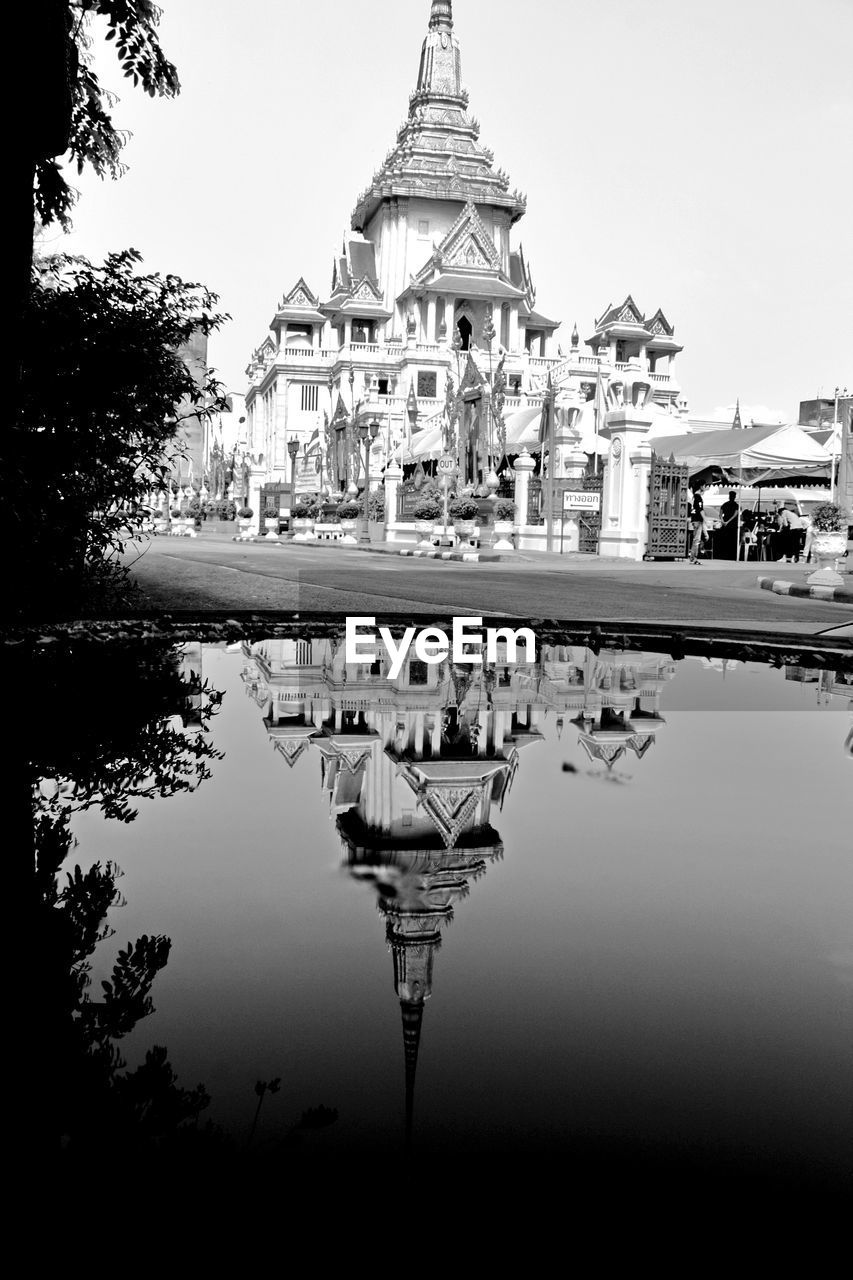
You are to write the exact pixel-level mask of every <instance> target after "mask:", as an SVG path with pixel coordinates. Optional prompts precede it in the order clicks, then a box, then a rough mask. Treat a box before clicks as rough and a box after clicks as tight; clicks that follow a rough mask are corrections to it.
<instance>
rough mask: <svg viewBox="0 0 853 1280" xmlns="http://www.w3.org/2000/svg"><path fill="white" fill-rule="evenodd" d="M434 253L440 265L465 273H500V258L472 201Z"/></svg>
mask: <svg viewBox="0 0 853 1280" xmlns="http://www.w3.org/2000/svg"><path fill="white" fill-rule="evenodd" d="M438 253H439V254H440V255H441V257H442V258H443V260H444V262H445V263H446V264H447V265H449V266H453V267H462V268H464V269H465V270H466V271H471V270H474V271H500V269H501V256H500V254H499V253H498V250H497V248H496V246H495V242H494V240H493V239H492V237H491V236H490V235H489V233H488V231H487V230H486V227H485V226H484V224H483V220H482V218H481V217H480V215H479V214H478V212H477V209H476V207H475V205H474V202H473V201H472V200H469V201H468V202H467V204H466V205H465V208H464V209H463V210H462V212H461V214H460V215H459V217H458V218H457V219H456V222H455V223H454V224H453V226H452V227H451V228H450V230H449V231H448V233H447V235H446V236H445V238H444V240H443V241H442V243H441V244H440V245H439V248H438Z"/></svg>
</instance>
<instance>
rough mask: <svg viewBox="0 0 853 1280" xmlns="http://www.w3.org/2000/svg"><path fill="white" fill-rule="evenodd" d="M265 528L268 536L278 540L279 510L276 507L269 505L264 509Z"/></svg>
mask: <svg viewBox="0 0 853 1280" xmlns="http://www.w3.org/2000/svg"><path fill="white" fill-rule="evenodd" d="M264 528H265V529H266V531H267V532H266V536H267V537H268V538H272V539H273V541H277V540H278V512H277V511H276V509H275V507H267V508H266V510H265V511H264Z"/></svg>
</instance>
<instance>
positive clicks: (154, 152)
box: [50, 0, 853, 421]
mask: <svg viewBox="0 0 853 1280" xmlns="http://www.w3.org/2000/svg"><path fill="white" fill-rule="evenodd" d="M429 12H430V2H429V0H406V3H400V0H360V3H357V4H356V3H353V2H349V3H345V2H344V0H322V2H321V3H315V4H313V5H306V4H303V3H297V2H296V0H241V2H240V3H235V2H234V0H163V16H162V22H161V28H160V30H161V39H162V43H163V47H164V49H165V51H166V53H167V55H168V56H169V57H170V58H171V59H172V61H174V62H175V63H176V65H177V67H178V70H179V73H180V76H181V81H182V93H181V96H180V97H179V98H178V99H176V100H165V101H160V100H152V99H150V98H148V97H147V95H145V94H144V93H142V92H140V91H139V90H135V89H134V88H133V87H132V85H131V83H130V82H129V81H127V80H124V79H123V78H122V76H121V74H120V73H119V72H118V71H117V69H116V65H115V62H114V55H113V53H112V50H111V49H110V46H109V45H105V44H104V42H103V40H102V39H101V38H100V37H97V38H96V43H95V46H94V52H95V57H96V64H97V67H98V70H99V73H100V74H101V76H102V80H103V82H104V83H105V84H107V85H108V86H109V87H110V88H112V89H114V90H115V91H116V92H117V93H118V94H119V97H120V101H119V102H118V103H117V104H116V106H115V108H114V119H115V121H116V123H117V125H119V126H120V127H122V128H124V129H127V130H129V131H130V132H131V133H132V138H131V139H130V141H129V143H128V145H127V147H126V150H125V153H124V160H125V163H126V164H127V166H128V171H127V173H126V175H125V176H124V177H123V178H122V179H121V180H120V181H118V182H101V181H100V180H99V179H97V178H95V177H93V176H91V175H89V174H84V175H83V176H82V177H80V178H77V177H76V175H75V177H74V183H75V185H76V186H77V187H78V189H79V191H80V199H79V202H78V205H77V208H76V210H75V213H74V230H73V232H72V234H71V235H70V236H69V237H66V238H64V239H63V237H61V236H59V235H56V234H54V235H53V236H51V237H50V240H51V247H55V248H65V249H67V250H68V251H70V252H75V253H84V254H86V255H88V256H89V257H92V258H95V259H99V258H101V257H103V255H104V254H106V253H107V252H109V251H111V250H115V249H120V248H126V247H128V246H133V247H135V248H137V249H139V250H140V251H141V252H142V254H143V256H144V259H145V264H146V267H147V268H148V269H151V270H155V269H156V270H161V271H171V272H175V273H177V274H179V275H181V276H183V277H184V278H185V279H190V280H198V281H202V282H203V283H205V284H206V285H208V286H210V287H211V288H212V289H214V290H215V291H216V292H218V293H219V294H220V295H221V299H222V306H223V307H224V309H225V310H226V311H228V312H229V313H230V315H231V316H232V321H231V323H230V324H229V325H228V326H227V328H226V329H225V330H224V331H223V332H222V333H221V334H220V335H217V336H216V337H215V339H214V340H213V343H212V346H211V352H210V357H211V361H212V363H213V364H214V365H215V366H216V368H217V370H218V371H219V375H220V377H221V378H222V380H223V381H224V382H225V383H226V385H227V386H228V387H229V389H230V390H232V391H241V390H244V389H245V386H246V378H245V374H244V370H245V367H246V365H247V363H248V361H249V358H250V356H251V353H252V350H253V349H254V348H255V347H257V346H258V345H259V344H260V343H261V342H262V341H263V339H264V337H265V336H266V334H267V332H268V326H269V323H270V321H271V320H272V317H273V314H274V311H275V307H276V305H277V303H278V300H279V299H280V298H281V296H282V294H283V293H284V292H285V291H287V290H289V289H290V288H291V286H292V285H293V284H294V283H295V282H296V281H297V279H298V278H299V277H300V276H304V277H305V279H306V280H307V282H308V284H309V285H310V286H311V288H312V289H314V290H315V292H318V293H321V294H326V293H328V290H329V287H330V283H331V267H332V258H333V254H334V252H335V250H336V249H337V248H338V246H339V245H340V242H341V238H342V234H343V232H344V230H345V229H346V228H347V227H348V226H349V218H350V214H351V211H352V208H353V206H354V204H355V201H356V198H357V196H358V194H359V193H360V192H361V191H362V190H363V188H364V187H365V186H367V184H368V182H369V180H370V178H371V175H372V173H373V172H374V170H375V168H376V167H377V166H378V165H379V163H380V162H381V161H382V159H383V157H384V156H385V154H386V152H387V151H388V150H389V148H390V147H391V146H392V144H393V143H394V140H395V137H396V130H397V127H398V126H399V124H400V123H401V122H402V119H403V117H404V115H405V113H406V111H407V107H408V96H409V93H410V91H411V90H412V89H413V88H414V86H415V82H416V79H417V71H418V61H419V57H420V47H421V43H422V41H423V37H424V35H425V34H426V30H427V24H428V19H429ZM454 19H455V31H456V35H457V36H458V38H459V40H460V42H461V46H462V66H463V80H464V82H465V84H466V85H467V86H468V88H469V89H470V92H471V110H472V112H473V114H474V115H475V116H476V117H477V118H478V119H479V120H480V122H481V126H482V133H481V138H482V141H483V142H484V143H485V145H486V146H489V147H491V148H492V150H493V151H494V152H495V163H496V165H497V166H500V167H502V168H504V169H505V170H506V171H507V172H508V173H509V175H510V178H511V180H512V184H513V186H515V187H517V188H518V189H519V190H521V191H523V192H525V193H526V194H527V197H528V211H527V214H526V216H525V217H524V218H523V219H522V221H521V223H520V224H518V226H517V227H516V228H515V242H516V243H517V242H518V240H519V239H520V240H521V242H522V243H523V245H524V250H525V254H526V256H527V258H528V261H529V262H530V264H531V266H532V271H533V276H534V280H535V282H536V285H537V289H538V297H537V307H538V309H540V310H542V311H544V312H545V313H546V314H548V315H551V316H554V317H556V318H561V319H562V321H563V328H562V329H561V330H560V331H558V335H557V336H558V340H559V341H560V342H561V343H562V345H563V346H564V348H566V349H567V348H568V346H569V342H570V337H571V331H572V326H573V324H574V323H575V322H577V324H578V328H579V330H580V332H581V337H582V339H583V338H586V337H588V336H590V335H591V334H592V332H593V325H594V320H595V318H596V317H597V316H599V315H600V314H601V313H602V312H603V311H604V309H605V308H606V307H607V305H608V304H610V303H617V302H621V301H622V300H623V299H624V298H625V296H626V295H627V294H629V293H630V294H631V295H632V296H633V298H634V300H635V301H636V302H637V304H638V305H639V306H640V308H641V310H643V311H644V313H645V314H646V315H652V314H654V312H655V311H656V310H657V308H658V307H662V308H663V311H664V313H665V314H666V316H667V318H668V319H669V320H670V322H671V323H672V324H674V325H675V330H676V337H677V338H678V340H679V341H680V342H682V343H683V344H684V348H685V350H684V353H683V355H682V356H681V357H679V362H678V365H677V373H678V377H679V380H680V382H681V385H682V388H683V391H684V394H685V395H686V396H687V399H688V400H689V403H690V407H691V411H692V412H693V413H694V414H696V415H698V416H702V415H704V414H708V413H710V412H712V411H713V410H714V409H715V407H717V406H725V405H730V404H734V402H735V399H736V398H739V399H740V401H741V403H742V404H755V405H765V406H768V407H769V408H771V409H775V410H776V411H777V412H779V413H781V414H783V415H784V416H787V418H788V419H789V420H791V421H796V419H797V409H798V404H799V402H800V400H805V399H811V398H814V397H815V396H816V395H818V394H823V395H826V396H831V395H832V394H833V391H834V388H835V387H836V386H837V385H845V384H846V385H847V386H848V387H853V307H851V280H853V247H851V246H853V236H851V232H850V223H851V213H850V210H851V208H853V199H851V197H853V78H851V75H850V63H849V56H850V50H851V48H853V0H809V3H808V4H805V3H803V0H654V3H653V4H644V5H640V4H637V3H636V0H596V3H595V4H581V3H579V2H578V0H528V3H526V4H524V5H522V4H520V3H518V2H517V0H515V2H512V0H456V3H455V4H454ZM96 30H97V28H96Z"/></svg>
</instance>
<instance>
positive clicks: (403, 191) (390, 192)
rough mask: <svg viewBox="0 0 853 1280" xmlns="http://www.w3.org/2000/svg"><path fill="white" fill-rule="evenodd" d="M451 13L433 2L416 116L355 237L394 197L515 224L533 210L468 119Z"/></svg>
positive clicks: (366, 197) (358, 215)
mask: <svg viewBox="0 0 853 1280" xmlns="http://www.w3.org/2000/svg"><path fill="white" fill-rule="evenodd" d="M452 10H453V6H452V4H451V3H450V2H449V0H437V2H435V3H433V6H432V13H431V15H430V22H429V31H428V33H427V37H426V39H425V41H424V45H423V50H422V52H421V63H420V71H419V74H418V84H417V88H416V89H415V91H414V92H413V93H412V94H411V96H410V98H409V114H408V116H407V118H406V119H405V120H404V121H403V123H402V124H401V125H400V128H399V129H398V131H397V142H396V145H395V146H394V147H392V149H391V150H390V151H389V152H388V154H387V155H386V157H385V159H384V160H383V162H382V164H381V165H380V167H379V169H377V171H376V173H374V175H373V177H372V179H371V181H370V184H369V186H367V187H366V188H365V190H364V191H363V192H362V193H361V195H360V196H359V197H358V200H357V202H356V206H355V209H354V211H353V215H352V226H353V229H354V230H356V231H361V230H363V229H364V227H366V226H367V224H368V223H369V221H370V219H371V218H372V217H373V215H374V214H375V213H376V211H377V209H378V208H379V206H380V204H381V203H382V201H383V200H385V199H388V198H390V197H392V196H426V197H428V198H434V199H447V200H468V199H470V200H475V201H476V202H477V203H478V204H488V205H493V206H495V207H498V208H503V209H506V210H507V211H508V212H509V215H510V218H511V221H512V222H517V221H518V219H519V218H521V217H522V216H523V214H524V212H525V210H526V208H527V198H526V196H523V195H521V194H520V193H519V192H518V191H514V190H510V180H509V176H508V175H507V174H506V173H504V171H503V170H502V169H497V170H496V169H495V167H494V153H493V152H492V151H490V150H489V149H488V147H484V146H483V145H482V143H481V142H480V140H479V138H480V125H479V122H478V121H477V120H476V119H474V118H473V117H472V116H471V115H470V114H469V112H468V92H467V90H466V89H464V88H463V87H462V55H461V52H460V49H459V42H458V40H457V39H456V37H455V36H454V34H453V12H452Z"/></svg>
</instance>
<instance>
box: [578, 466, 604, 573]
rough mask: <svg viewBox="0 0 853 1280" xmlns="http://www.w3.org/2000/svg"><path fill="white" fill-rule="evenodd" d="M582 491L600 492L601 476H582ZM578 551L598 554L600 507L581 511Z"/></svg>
mask: <svg viewBox="0 0 853 1280" xmlns="http://www.w3.org/2000/svg"><path fill="white" fill-rule="evenodd" d="M581 488H582V489H583V491H584V493H601V476H584V478H583V484H582V485H581ZM578 534H579V538H578V551H583V552H585V553H586V554H587V555H593V556H597V555H598V539H599V537H600V535H601V507H600V506H599V508H598V510H597V511H582V512H581V514H580V518H579V520H578Z"/></svg>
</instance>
